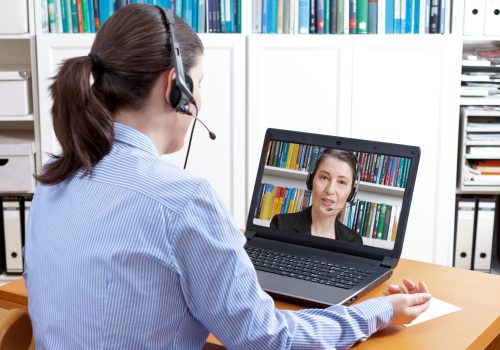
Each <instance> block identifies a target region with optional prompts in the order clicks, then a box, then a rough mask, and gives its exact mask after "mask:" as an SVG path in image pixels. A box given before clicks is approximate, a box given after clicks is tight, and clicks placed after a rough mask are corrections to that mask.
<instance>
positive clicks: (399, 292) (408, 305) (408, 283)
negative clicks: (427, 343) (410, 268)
mask: <svg viewBox="0 0 500 350" xmlns="http://www.w3.org/2000/svg"><path fill="white" fill-rule="evenodd" d="M403 284H404V287H401V286H398V285H390V286H389V287H387V289H386V290H385V291H384V295H385V296H386V297H387V299H388V300H389V302H390V303H391V305H392V309H393V315H392V319H391V325H400V324H406V323H410V322H411V321H413V320H414V319H415V318H417V317H418V316H419V315H420V314H421V313H422V312H424V311H425V310H427V309H428V308H429V304H430V303H429V302H430V300H431V295H430V294H429V289H428V288H427V286H426V285H425V283H424V282H419V283H418V285H416V284H415V283H414V282H413V281H412V280H410V279H407V278H405V279H404V280H403Z"/></svg>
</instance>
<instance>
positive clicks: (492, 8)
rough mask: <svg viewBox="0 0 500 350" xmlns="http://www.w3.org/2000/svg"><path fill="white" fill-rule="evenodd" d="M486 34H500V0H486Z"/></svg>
mask: <svg viewBox="0 0 500 350" xmlns="http://www.w3.org/2000/svg"><path fill="white" fill-rule="evenodd" d="M485 8H486V10H485V13H484V35H500V0H486V5H485Z"/></svg>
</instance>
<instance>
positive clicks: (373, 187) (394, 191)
mask: <svg viewBox="0 0 500 350" xmlns="http://www.w3.org/2000/svg"><path fill="white" fill-rule="evenodd" d="M360 191H363V192H373V193H380V194H386V195H389V196H397V197H401V198H402V197H403V196H404V194H405V189H404V188H402V187H394V186H384V185H379V184H374V183H371V182H363V181H361V182H360V183H359V188H358V192H360Z"/></svg>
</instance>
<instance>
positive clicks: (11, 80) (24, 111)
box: [0, 0, 33, 118]
mask: <svg viewBox="0 0 500 350" xmlns="http://www.w3.org/2000/svg"><path fill="white" fill-rule="evenodd" d="M0 3H1V0H0ZM32 110H33V108H32V102H31V72H30V71H28V70H0V118H1V116H2V115H3V116H16V115H19V116H21V115H28V114H30V113H31V112H32Z"/></svg>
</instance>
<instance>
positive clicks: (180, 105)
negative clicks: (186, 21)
mask: <svg viewBox="0 0 500 350" xmlns="http://www.w3.org/2000/svg"><path fill="white" fill-rule="evenodd" d="M156 7H158V8H159V9H160V11H161V13H163V17H164V19H165V23H166V28H167V29H168V32H169V34H170V51H171V52H172V60H173V61H174V70H175V76H176V78H175V85H174V86H173V87H172V90H171V92H170V96H169V100H170V105H171V106H172V108H174V109H175V110H176V111H177V112H179V113H182V114H187V115H191V116H193V114H192V113H191V111H190V110H189V105H190V104H192V105H194V106H195V108H197V106H196V101H195V99H194V96H193V79H191V77H190V76H189V75H186V74H184V66H183V65H182V56H181V50H180V46H179V43H178V42H177V40H176V38H175V31H174V25H175V17H174V15H173V13H172V12H171V11H168V10H165V9H163V8H161V7H160V6H156Z"/></svg>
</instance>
